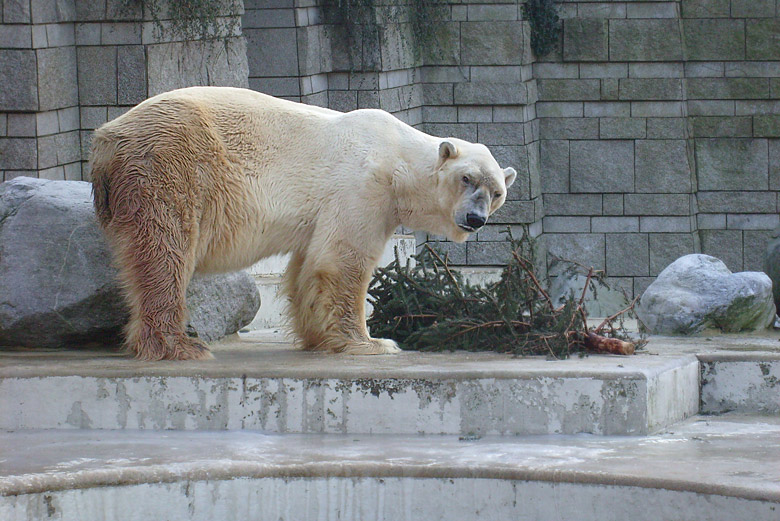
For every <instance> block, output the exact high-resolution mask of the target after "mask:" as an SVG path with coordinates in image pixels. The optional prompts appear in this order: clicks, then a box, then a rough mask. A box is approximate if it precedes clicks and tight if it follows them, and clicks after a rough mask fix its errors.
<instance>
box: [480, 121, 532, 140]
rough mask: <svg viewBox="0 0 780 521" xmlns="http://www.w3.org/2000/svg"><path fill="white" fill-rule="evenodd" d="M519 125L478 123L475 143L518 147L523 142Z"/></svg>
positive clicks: (522, 133) (521, 128) (520, 125)
mask: <svg viewBox="0 0 780 521" xmlns="http://www.w3.org/2000/svg"><path fill="white" fill-rule="evenodd" d="M523 136H524V132H523V125H522V124H521V123H479V124H477V141H479V142H480V143H482V144H484V145H520V144H522V143H523V142H524V138H523Z"/></svg>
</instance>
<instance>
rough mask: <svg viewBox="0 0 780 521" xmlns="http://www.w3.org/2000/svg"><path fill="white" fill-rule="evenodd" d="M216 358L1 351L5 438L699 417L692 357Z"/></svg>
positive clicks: (267, 338)
mask: <svg viewBox="0 0 780 521" xmlns="http://www.w3.org/2000/svg"><path fill="white" fill-rule="evenodd" d="M214 350H215V355H216V360H212V361H205V362H168V363H144V362H138V361H135V360H132V359H130V358H129V357H126V356H122V355H119V354H116V353H107V352H73V351H70V352H47V353H40V352H4V353H0V429H8V430H18V429H60V428H77V429H79V428H80V429H208V430H226V429H228V430H235V429H257V430H262V431H266V432H275V433H331V434H335V433H349V434H353V433H357V434H365V433H369V434H458V435H472V434H477V435H528V434H559V433H560V434H575V433H591V434H602V435H643V434H648V433H652V432H655V431H657V430H658V429H661V428H664V427H666V426H668V425H671V424H674V423H676V422H678V421H680V420H682V419H684V418H686V417H688V416H691V415H693V414H696V413H697V412H698V410H699V363H698V361H697V359H696V357H695V356H694V355H693V354H671V353H670V354H663V355H656V354H647V353H645V354H639V355H636V356H632V357H619V356H604V355H598V356H595V355H594V356H588V357H585V358H580V357H573V358H571V359H569V360H557V361H550V360H545V359H544V358H541V357H530V358H516V357H512V356H510V355H505V354H497V353H465V352H458V353H450V352H445V353H420V352H404V353H401V354H399V355H387V356H366V357H355V356H346V355H329V354H319V353H307V352H302V351H299V350H296V349H294V348H293V347H292V345H291V344H290V343H289V342H287V341H285V340H284V338H283V337H282V336H280V335H279V334H278V333H274V332H254V333H250V334H246V335H241V336H240V337H239V338H234V339H231V340H228V341H225V342H223V343H221V344H219V345H217V346H214Z"/></svg>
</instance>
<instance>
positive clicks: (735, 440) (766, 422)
mask: <svg viewBox="0 0 780 521" xmlns="http://www.w3.org/2000/svg"><path fill="white" fill-rule="evenodd" d="M0 447H3V448H4V449H5V450H4V451H3V456H2V458H3V459H2V465H1V466H0V519H3V520H8V521H16V520H29V519H44V518H46V519H48V518H53V519H58V520H62V521H68V520H77V521H93V520H94V521H102V520H105V519H112V520H119V521H122V520H146V519H188V520H195V521H197V520H209V521H211V520H215V519H219V520H221V521H231V520H242V521H243V520H245V519H254V520H274V521H275V520H278V519H302V520H303V519H341V520H352V519H354V520H365V519H377V520H393V521H395V520H412V519H414V520H426V521H436V520H447V521H457V520H462V521H465V520H485V519H496V520H499V519H527V520H535V521H560V520H577V521H590V520H594V521H595V520H598V521H604V520H625V519H631V520H633V521H644V520H647V521H658V520H703V519H707V520H711V521H719V520H724V521H734V520H737V519H742V520H751V521H763V520H767V521H768V520H773V521H776V520H777V519H778V518H779V517H780V419H778V418H777V417H763V418H762V417H745V416H725V417H695V418H692V419H689V420H687V421H686V422H684V423H682V424H680V425H678V426H676V427H674V428H672V429H670V430H667V431H665V432H663V433H660V434H657V435H653V436H649V437H597V436H590V435H578V436H562V435H560V436H536V437H534V436H529V437H485V438H482V439H471V438H469V439H463V438H460V439H459V438H458V437H456V436H382V435H374V436H365V435H283V436H280V435H269V434H262V433H258V432H251V431H240V432H224V431H222V432H191V431H130V430H125V431H95V430H92V431H84V430H70V431H67V430H60V431H20V432H5V433H0Z"/></svg>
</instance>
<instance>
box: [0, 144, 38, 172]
mask: <svg viewBox="0 0 780 521" xmlns="http://www.w3.org/2000/svg"><path fill="white" fill-rule="evenodd" d="M37 168H38V149H37V145H36V140H35V139H33V138H3V139H0V170H35V169H37Z"/></svg>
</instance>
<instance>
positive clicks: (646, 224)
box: [639, 215, 696, 233]
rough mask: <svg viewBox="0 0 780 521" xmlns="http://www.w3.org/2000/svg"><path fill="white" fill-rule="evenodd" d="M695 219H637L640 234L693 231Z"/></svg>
mask: <svg viewBox="0 0 780 521" xmlns="http://www.w3.org/2000/svg"><path fill="white" fill-rule="evenodd" d="M695 226H696V224H695V219H692V218H691V217H690V216H689V217H648V216H644V215H643V216H641V217H639V231H640V232H642V233H683V232H690V231H693V229H694V228H695Z"/></svg>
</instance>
